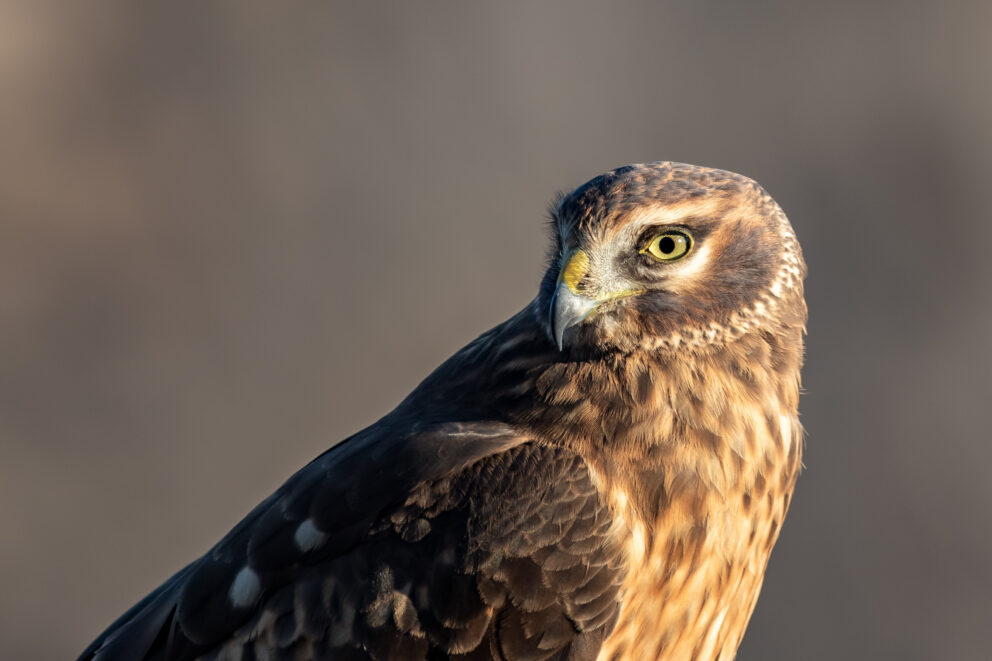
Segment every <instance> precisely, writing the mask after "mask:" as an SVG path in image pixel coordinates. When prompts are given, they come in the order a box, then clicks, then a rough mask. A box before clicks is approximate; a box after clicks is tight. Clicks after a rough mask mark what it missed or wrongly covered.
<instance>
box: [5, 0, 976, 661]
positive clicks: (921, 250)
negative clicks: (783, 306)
mask: <svg viewBox="0 0 992 661" xmlns="http://www.w3.org/2000/svg"><path fill="white" fill-rule="evenodd" d="M356 4H360V3H356ZM983 5H984V6H983ZM990 26H992V5H990V4H989V3H974V4H968V3H956V2H949V3H936V2H934V3H929V4H928V3H903V2H872V3H864V2H820V3H794V2H781V3H771V2H758V3H727V2H716V1H713V0H704V1H694V2H689V1H683V2H664V3H662V2H646V1H645V2H632V3H593V2H588V3H586V2H569V3H562V2H558V3H555V2H541V3H519V4H511V3H481V2H465V3H453V2H452V3H423V4H422V3H361V8H360V9H356V8H347V7H340V6H333V5H329V4H322V5H320V6H317V5H316V3H313V4H309V5H291V4H288V3H279V4H277V3H268V4H254V3H249V2H227V3H196V4H195V5H189V6H182V5H181V4H179V3H124V2H121V3H99V2H91V3H66V2H63V3H53V4H49V3H47V2H31V3H27V2H2V3H0V140H2V143H0V145H2V146H0V586H2V590H0V658H3V659H41V660H45V659H53V660H54V659H66V658H73V657H74V656H75V654H77V653H78V652H80V651H81V650H82V648H83V647H84V646H85V645H86V644H87V643H88V642H89V641H90V639H91V638H92V637H94V636H95V635H96V634H97V633H98V632H99V631H100V630H101V629H102V628H103V627H104V626H105V625H107V624H108V623H109V622H110V621H111V620H112V619H113V618H115V617H116V616H117V615H118V614H120V613H121V612H122V611H123V610H124V609H125V608H127V607H128V606H130V605H131V604H132V603H133V602H135V601H136V600H137V599H138V598H139V597H141V596H143V595H144V594H145V593H146V592H147V591H148V590H150V589H151V588H153V587H155V586H156V585H157V584H158V583H159V582H160V581H161V580H163V579H164V578H166V577H167V576H168V575H169V574H170V573H171V572H172V571H174V570H175V569H177V568H179V567H180V566H181V565H183V564H185V563H186V562H187V561H189V560H190V559H192V558H193V557H195V556H197V555H199V554H201V553H202V552H203V551H204V550H206V549H207V548H208V547H209V546H210V545H211V544H212V543H213V542H214V541H216V539H218V538H219V537H220V536H221V535H222V534H223V533H224V532H225V531H226V530H227V529H228V528H229V527H230V526H231V525H233V524H234V523H235V522H236V521H237V520H238V519H239V518H240V517H241V516H242V515H244V514H245V513H246V512H247V511H248V510H249V509H250V508H251V507H252V506H253V505H254V504H255V503H256V502H257V501H259V500H260V499H262V498H263V497H264V496H266V495H267V494H268V493H269V492H271V491H272V490H273V489H274V488H276V487H277V486H278V485H279V484H280V483H281V481H282V480H283V479H284V478H286V477H288V476H289V475H290V474H291V473H292V472H293V471H294V470H295V469H297V468H298V467H300V466H301V465H302V464H304V463H305V462H306V461H308V460H309V459H310V458H312V457H313V456H315V455H316V454H318V453H319V452H321V451H322V450H323V449H324V448H326V447H328V446H329V445H331V444H333V443H335V442H336V441H338V440H340V439H341V438H343V437H345V436H346V435H348V434H349V433H351V432H353V431H355V430H357V429H359V428H361V427H362V426H364V425H366V424H368V423H370V422H372V421H373V420H375V419H376V418H377V417H378V416H380V415H381V414H383V413H385V412H386V411H387V410H388V409H390V408H391V407H392V406H393V405H394V404H395V403H396V402H397V401H398V400H399V399H400V398H402V397H403V395H404V394H405V393H406V392H407V391H408V390H409V389H410V388H411V387H412V386H414V384H416V383H417V381H418V380H419V379H420V378H421V377H422V376H424V375H426V374H427V372H428V371H429V370H430V369H431V368H433V367H434V366H435V365H436V364H438V363H439V362H440V361H442V360H443V359H444V358H445V357H447V356H448V355H449V354H451V353H452V352H453V351H454V350H456V349H457V348H458V347H460V346H461V345H462V344H464V343H465V342H467V341H468V340H470V339H471V338H473V337H474V336H475V335H476V334H478V333H479V332H481V331H483V330H485V329H487V328H488V327H490V326H492V325H494V324H496V323H498V322H499V321H501V320H503V319H504V318H506V317H508V316H509V315H511V314H512V313H514V312H515V311H516V310H517V309H519V308H520V307H522V306H523V305H524V304H525V303H526V302H527V301H528V300H529V299H530V298H531V297H532V295H533V294H534V292H535V291H536V287H537V283H538V281H539V278H540V276H541V272H542V269H543V254H544V242H545V236H544V227H543V215H544V211H545V206H546V204H547V202H548V201H549V199H550V198H551V197H552V194H553V193H554V192H555V191H556V190H559V189H568V188H571V187H573V186H576V185H578V184H580V183H582V182H583V181H585V180H586V179H588V178H590V177H592V176H594V175H596V174H598V173H599V172H602V171H604V170H607V169H609V168H612V167H615V166H618V165H622V164H625V163H630V162H639V161H648V160H659V159H670V160H680V161H688V162H692V163H698V164H703V165H710V166H717V167H722V168H726V169H730V170H735V171H739V172H742V173H744V174H747V175H749V176H751V177H754V178H755V179H757V180H758V181H760V182H761V183H762V184H764V185H765V187H766V188H767V189H768V190H769V191H770V192H771V193H772V194H773V195H774V196H775V197H776V198H777V199H778V200H779V201H780V203H781V204H782V206H783V207H784V208H785V209H786V211H787V212H788V213H789V215H790V217H791V218H792V221H793V224H794V225H795V227H796V230H797V232H798V234H799V237H800V239H801V241H802V243H803V245H804V247H805V251H806V256H807V260H808V262H809V268H810V276H809V279H808V281H807V287H808V298H809V306H810V310H811V318H810V326H809V343H808V363H807V367H806V369H805V388H806V391H807V394H806V395H805V397H804V400H803V403H802V410H803V420H804V423H805V425H806V427H807V430H808V440H807V448H808V450H807V454H806V465H807V469H806V471H805V473H804V475H803V476H802V478H801V480H800V483H799V487H798V492H797V494H796V498H795V501H794V505H793V508H792V512H791V515H790V518H789V520H788V521H787V523H786V526H785V529H784V532H783V534H782V537H781V541H780V543H779V545H778V547H777V549H776V551H775V553H774V555H773V557H772V562H771V567H770V571H769V573H768V577H767V581H766V584H765V589H764V592H763V595H762V598H761V600H760V602H759V604H758V609H757V611H756V614H755V616H754V619H753V621H752V624H751V627H750V629H749V632H748V635H747V637H746V639H745V642H744V645H743V647H742V650H741V653H740V655H739V658H740V659H741V660H743V661H755V660H759V659H800V660H802V659H811V660H818V659H823V660H828V659H829V660H831V661H835V660H836V659H850V658H854V659H900V660H907V659H908V660H913V659H927V660H929V659H939V660H944V659H955V660H956V659H985V658H988V656H989V647H990V643H992V626H990V624H992V622H990V620H992V596H990V595H992V525H990V524H992V514H990V508H992V482H990V480H989V479H988V473H989V468H990V466H992V443H990V433H989V426H988V422H987V420H988V417H989V414H990V408H992V407H990V401H989V400H990V394H992V376H990V375H992V342H990V337H992V305H990V303H992V268H990V266H989V260H988V251H989V246H990V244H992V222H990V221H992V201H990V193H989V191H990V184H989V176H990V172H992V74H990V70H992V69H990V62H992V39H990V29H992V28H990Z"/></svg>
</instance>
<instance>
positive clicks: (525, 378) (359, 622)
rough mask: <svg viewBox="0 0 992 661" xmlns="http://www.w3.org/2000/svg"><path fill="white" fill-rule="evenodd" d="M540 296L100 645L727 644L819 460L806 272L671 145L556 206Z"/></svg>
mask: <svg viewBox="0 0 992 661" xmlns="http://www.w3.org/2000/svg"><path fill="white" fill-rule="evenodd" d="M551 229H552V232H551V234H552V237H551V249H550V259H549V268H548V270H547V273H546V275H545V276H544V278H543V281H542V282H541V285H540V288H539V291H538V293H537V296H536V297H535V298H534V299H533V300H532V301H531V302H530V303H529V304H528V305H527V306H526V307H524V309H523V310H522V311H520V312H519V313H518V314H516V315H515V316H513V317H512V318H510V319H509V320H508V321H506V322H504V323H502V324H500V325H498V326H496V327H495V328H493V329H492V330H490V331H488V332H486V333H484V334H483V335H482V336H480V337H479V338H477V339H476V340H475V341H473V342H471V343H470V344H468V345H467V346H465V347H464V348H463V349H461V350H460V351H458V352H457V353H456V354H455V355H454V356H452V357H451V358H450V359H449V360H447V361H446V362H445V363H443V364H442V365H441V366H440V367H438V368H437V369H436V370H435V371H434V372H433V373H432V374H430V375H429V376H428V377H427V378H426V379H425V380H424V381H423V382H422V383H421V384H420V385H419V386H418V387H417V388H416V389H415V390H414V391H413V392H412V393H411V394H410V395H409V396H408V397H407V398H406V399H405V400H403V401H402V402H401V403H400V404H399V406H397V408H396V409H394V410H393V411H392V412H390V413H388V414H387V415H386V416H385V417H383V418H382V419H380V420H379V421H378V422H376V423H375V424H373V425H372V426H370V427H368V428H366V429H364V430H362V431H360V432H358V433H356V434H355V435H353V436H351V437H350V438H348V439H346V440H344V441H343V442H341V443H339V444H337V445H335V446H333V447H331V449H329V450H328V451H326V452H325V453H324V454H322V455H321V456H319V457H318V458H317V459H315V460H314V461H313V462H311V463H310V464H309V465H307V466H306V467H304V468H303V469H301V470H300V471H299V472H297V473H296V474H295V475H293V476H292V477H291V478H290V479H289V480H288V481H287V482H286V483H285V484H284V485H283V486H282V487H280V488H279V489H278V490H277V491H276V492H275V493H274V494H272V495H271V496H270V497H269V498H267V499H266V500H265V501H263V502H262V503H261V504H260V505H258V506H257V507H256V508H255V509H254V510H253V511H252V512H251V513H250V514H248V516H247V517H245V519H244V520H243V521H241V522H240V523H238V524H237V525H236V526H235V527H234V529H233V530H231V531H230V532H229V533H228V534H227V535H226V536H225V537H224V538H223V539H221V540H220V541H219V542H218V543H217V544H216V546H214V547H213V548H212V549H210V550H209V551H208V552H207V553H206V554H205V555H204V556H203V557H201V558H199V559H197V560H195V561H193V562H192V563H191V564H189V565H188V566H187V567H186V568H184V569H182V570H180V571H179V572H178V573H176V574H175V575H174V576H172V578H170V579H168V580H167V581H166V582H165V583H164V584H162V585H161V586H160V587H159V588H158V589H157V590H155V591H154V592H152V593H151V594H150V595H148V596H147V597H145V598H144V599H143V600H141V601H140V602H139V603H138V604H137V605H135V606H134V607H133V608H131V609H130V610H129V611H127V612H126V613H125V614H124V615H122V616H121V617H120V618H119V619H118V620H117V621H116V622H114V623H113V624H112V625H111V626H110V628H109V629H107V630H106V631H105V632H104V633H103V634H101V635H100V636H99V638H97V639H96V641H94V642H93V643H92V644H91V645H90V647H89V648H88V649H87V650H86V651H85V652H84V653H83V654H82V657H81V659H85V660H94V661H110V660H118V659H128V660H131V659H150V660H151V659H154V660H163V661H164V660H167V659H220V660H232V661H234V660H241V661H248V660H249V659H252V660H254V659H260V660H261V659H270V660H283V659H293V660H303V659H329V660H334V661H339V660H341V661H343V660H351V659H374V660H377V661H384V660H394V659H398V660H407V659H410V660H418V659H420V660H430V661H436V660H440V659H462V660H465V661H470V660H471V661H481V660H488V659H499V660H504V661H522V660H533V661H538V660H545V659H555V660H571V661H580V660H582V661H587V660H588V661H591V660H593V659H604V660H632V661H634V660H636V661H643V660H650V659H698V660H708V659H721V660H728V659H732V658H733V657H734V655H735V653H736V650H737V647H738V645H739V644H740V641H741V637H742V636H743V634H744V629H745V627H746V625H747V622H748V619H749V618H750V615H751V612H752V610H753V609H754V605H755V601H756V600H757V598H758V591H759V589H760V587H761V581H762V577H763V575H764V572H765V567H766V564H767V562H768V558H769V554H770V552H771V549H772V546H773V544H774V543H775V540H776V538H777V536H778V534H779V530H780V527H781V525H782V519H783V517H784V516H785V513H786V510H787V509H788V506H789V499H790V496H791V494H792V490H793V486H794V484H795V480H796V476H797V474H798V472H799V470H800V463H801V458H800V456H801V446H802V442H803V441H802V428H801V427H800V424H799V421H798V418H797V407H798V400H799V390H800V366H801V363H802V354H803V334H804V332H805V323H806V304H805V302H804V299H803V284H802V281H803V278H804V276H805V270H806V267H805V264H804V262H803V259H802V254H801V252H800V248H799V244H798V242H797V240H796V236H795V234H794V233H793V230H792V228H791V226H790V224H789V222H788V220H787V219H786V216H785V214H784V213H783V212H782V210H781V208H780V207H779V206H778V205H777V204H776V203H775V201H774V200H773V199H772V198H771V197H770V196H769V195H768V194H767V193H766V192H765V191H764V190H763V189H762V188H761V187H760V186H759V185H758V184H757V183H755V182H754V181H752V180H750V179H748V178H746V177H743V176H741V175H738V174H733V173H730V172H725V171H722V170H715V169H709V168H704V167H698V166H692V165H684V164H678V163H670V162H659V163H649V164H642V165H630V166H626V167H621V168H619V169H616V170H613V171H611V172H608V173H606V174H603V175H600V176H598V177H596V178H594V179H592V180H591V181H589V182H587V183H586V184H584V185H582V186H580V187H579V188H578V189H576V190H574V191H573V192H571V193H569V194H567V195H564V196H560V197H559V198H558V200H557V201H556V202H555V203H554V204H553V205H552V207H551Z"/></svg>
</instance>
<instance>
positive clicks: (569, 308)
mask: <svg viewBox="0 0 992 661" xmlns="http://www.w3.org/2000/svg"><path fill="white" fill-rule="evenodd" d="M588 271H589V255H587V254H586V252H585V251H584V250H576V251H575V252H573V253H571V254H570V255H569V256H568V261H567V262H566V263H565V266H564V268H562V270H561V273H560V274H558V286H557V288H556V289H555V295H554V296H552V297H551V310H550V311H549V312H550V319H549V321H550V322H551V323H550V328H551V332H552V333H553V334H554V338H555V342H556V343H557V344H558V350H559V351H561V350H562V349H563V348H564V346H565V345H564V342H563V340H564V337H565V331H566V330H568V329H569V328H571V327H572V326H574V325H575V324H577V323H579V322H580V321H582V320H583V319H585V318H586V317H588V316H589V315H590V314H592V313H593V312H594V311H595V310H596V306H597V305H598V304H599V301H597V300H595V299H593V298H589V297H588V296H585V295H583V294H582V293H581V292H580V291H579V283H580V282H581V281H582V278H584V277H585V275H586V273H587V272H588Z"/></svg>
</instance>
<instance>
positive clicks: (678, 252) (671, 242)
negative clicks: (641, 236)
mask: <svg viewBox="0 0 992 661" xmlns="http://www.w3.org/2000/svg"><path fill="white" fill-rule="evenodd" d="M691 249H692V237H691V236H689V235H688V234H686V233H685V232H675V231H669V232H662V233H661V234H656V235H655V236H654V237H653V238H652V239H651V242H650V243H649V244H648V245H647V247H645V248H644V249H642V250H641V252H642V253H647V254H648V255H651V257H652V258H654V259H656V260H658V261H659V262H674V261H675V260H676V259H682V258H683V257H685V256H686V255H688V254H689V251H690V250H691Z"/></svg>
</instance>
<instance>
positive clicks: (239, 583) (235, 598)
mask: <svg viewBox="0 0 992 661" xmlns="http://www.w3.org/2000/svg"><path fill="white" fill-rule="evenodd" d="M261 588H262V583H261V581H259V580H258V574H256V573H255V570H253V569H252V568H251V567H242V568H241V571H239V572H238V575H237V576H235V577H234V580H233V581H231V589H230V590H228V591H227V598H228V599H230V600H231V604H232V605H233V606H234V607H235V608H245V607H246V606H251V605H252V604H253V603H255V599H257V598H258V592H259V590H261Z"/></svg>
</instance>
